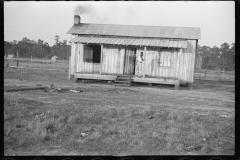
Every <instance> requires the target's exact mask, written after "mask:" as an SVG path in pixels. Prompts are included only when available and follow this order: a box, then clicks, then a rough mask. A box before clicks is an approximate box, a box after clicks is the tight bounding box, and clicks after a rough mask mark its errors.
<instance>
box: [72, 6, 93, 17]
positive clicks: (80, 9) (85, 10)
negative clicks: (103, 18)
mask: <svg viewBox="0 0 240 160" xmlns="http://www.w3.org/2000/svg"><path fill="white" fill-rule="evenodd" d="M92 12H94V9H93V7H92V6H90V5H83V4H81V5H78V6H77V7H75V9H74V15H82V14H91V13H92Z"/></svg>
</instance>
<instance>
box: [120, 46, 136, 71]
mask: <svg viewBox="0 0 240 160" xmlns="http://www.w3.org/2000/svg"><path fill="white" fill-rule="evenodd" d="M135 61H136V48H132V47H126V48H125V58H124V71H123V74H127V75H134V73H135Z"/></svg>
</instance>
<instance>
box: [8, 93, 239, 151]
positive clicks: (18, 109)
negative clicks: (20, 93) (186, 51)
mask: <svg viewBox="0 0 240 160" xmlns="http://www.w3.org/2000/svg"><path fill="white" fill-rule="evenodd" d="M44 105H45V104H44V103H41V102H38V101H37V100H29V99H15V98H14V97H9V96H5V97H4V147H5V150H6V151H9V150H16V149H19V148H21V149H23V148H25V149H30V148H32V147H34V146H41V147H43V146H45V147H46V148H49V149H50V148H51V146H56V145H59V146H60V148H61V149H64V150H66V151H69V152H70V151H71V152H73V151H74V152H75V153H79V154H89V153H93V152H94V153H98V154H99V155H104V154H105V155H106V154H107V155H115V154H119V153H124V154H134V155H161V154H162V155H166V154H170V155H172V154H176V155H178V154H180V155H181V154H190V155H191V154H193V155H194V154H200V155H206V154H220V155H221V154H234V137H235V135H234V132H235V124H234V117H221V116H220V114H221V113H217V112H216V113H215V112H214V111H209V112H207V113H205V114H204V115H202V114H201V113H200V111H196V110H195V112H194V113H193V112H192V111H188V112H181V111H179V110H172V109H171V108H166V109H156V108H151V107H149V108H147V109H143V108H136V107H134V108H131V107H128V108H127V107H125V108H123V107H120V108H117V107H114V106H111V107H109V106H101V107H100V106H92V107H81V106H80V104H79V105H75V106H69V105H68V106H58V107H46V106H45V107H43V106H44ZM33 106H34V107H35V110H33V109H32V107H33ZM82 133H86V134H87V135H86V136H84V137H83V136H82Z"/></svg>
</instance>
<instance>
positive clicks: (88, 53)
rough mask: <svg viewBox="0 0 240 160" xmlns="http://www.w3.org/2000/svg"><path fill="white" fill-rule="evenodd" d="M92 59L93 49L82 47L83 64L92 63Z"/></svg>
mask: <svg viewBox="0 0 240 160" xmlns="http://www.w3.org/2000/svg"><path fill="white" fill-rule="evenodd" d="M92 59H93V49H92V48H90V47H88V46H86V45H84V50H83V62H88V63H92Z"/></svg>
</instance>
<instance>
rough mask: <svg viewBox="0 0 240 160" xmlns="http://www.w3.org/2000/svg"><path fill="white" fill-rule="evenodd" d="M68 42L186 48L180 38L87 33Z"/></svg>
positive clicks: (185, 42) (184, 42) (185, 44)
mask: <svg viewBox="0 0 240 160" xmlns="http://www.w3.org/2000/svg"><path fill="white" fill-rule="evenodd" d="M70 42H74V43H87V44H115V45H133V46H152V47H169V48H187V41H186V40H182V39H161V38H132V37H96V36H90V35H87V36H77V37H75V38H73V39H72V40H70Z"/></svg>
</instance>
